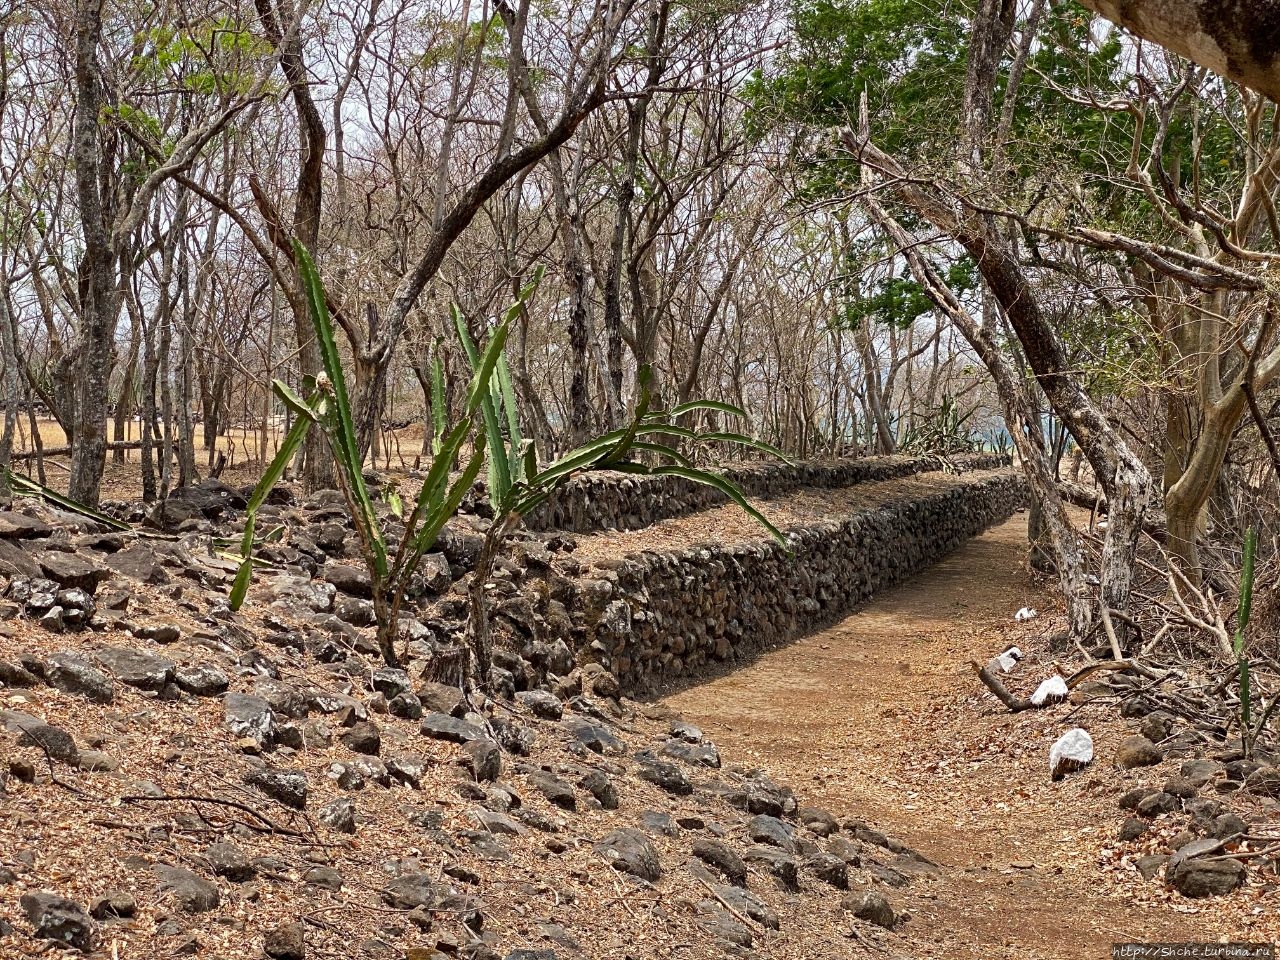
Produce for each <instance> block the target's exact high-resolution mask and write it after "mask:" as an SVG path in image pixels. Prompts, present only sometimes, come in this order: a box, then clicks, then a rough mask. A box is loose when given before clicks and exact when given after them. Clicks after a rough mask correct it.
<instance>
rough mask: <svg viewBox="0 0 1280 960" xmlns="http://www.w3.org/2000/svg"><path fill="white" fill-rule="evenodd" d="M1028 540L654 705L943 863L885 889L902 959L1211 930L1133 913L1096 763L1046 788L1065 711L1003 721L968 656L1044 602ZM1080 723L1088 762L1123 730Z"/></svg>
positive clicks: (985, 959)
mask: <svg viewBox="0 0 1280 960" xmlns="http://www.w3.org/2000/svg"><path fill="white" fill-rule="evenodd" d="M1025 544H1026V518H1025V516H1017V517H1015V518H1014V519H1012V520H1010V521H1009V522H1007V523H1004V524H1002V525H1000V526H998V527H995V528H993V529H992V530H990V531H988V532H987V533H986V534H985V535H983V536H981V537H978V538H976V539H974V540H972V541H970V542H969V543H968V544H967V545H966V546H965V547H963V548H962V549H961V550H959V551H957V552H956V553H955V554H953V555H951V556H950V557H949V558H947V559H946V560H944V561H943V562H941V563H939V564H938V565H936V566H935V567H933V568H931V569H930V570H928V571H926V572H925V573H924V574H922V575H921V576H920V577H919V578H918V579H917V580H916V581H915V582H914V583H912V584H908V585H906V586H904V587H901V588H898V589H896V590H893V591H891V592H888V593H886V594H884V595H883V596H881V597H879V598H877V599H875V600H873V601H872V602H871V603H870V604H868V605H867V606H866V607H864V608H863V609H862V610H860V611H859V612H857V613H855V614H853V615H852V616H850V617H849V618H847V619H846V620H844V621H842V622H841V623H839V624H836V625H835V626H833V627H831V628H830V629H828V630H826V631H823V632H822V633H818V634H815V635H813V636H810V637H807V638H805V639H803V640H800V641H798V642H796V643H794V644H791V645H790V646H787V647H785V648H783V649H780V650H776V651H773V652H771V653H767V654H765V655H763V656H761V657H760V658H759V659H758V660H756V661H755V662H754V663H752V664H750V665H748V666H745V667H743V668H742V669H741V670H738V671H736V672H734V673H732V674H730V675H727V676H724V677H720V678H717V679H714V680H711V681H709V682H707V683H704V684H701V685H699V686H696V687H691V688H689V689H687V690H684V691H681V692H680V693H677V694H675V695H673V696H671V697H669V698H667V699H666V700H665V701H664V703H665V704H666V705H667V706H668V707H670V708H672V709H673V710H677V711H679V712H681V713H683V714H684V716H685V717H686V718H688V719H689V720H691V721H693V722H695V723H697V724H698V725H699V726H701V727H702V728H703V729H704V730H705V731H706V732H707V734H708V735H709V736H710V737H712V738H713V739H714V740H715V741H717V742H718V743H719V744H720V745H721V746H722V747H724V748H726V749H727V752H729V753H730V754H731V755H733V756H735V757H737V758H739V759H740V760H741V761H742V762H750V763H754V764H756V765H758V766H760V767H762V768H764V769H765V770H767V771H769V772H770V773H771V774H772V775H774V776H775V777H776V778H777V779H778V780H779V781H780V782H787V783H790V784H792V785H793V787H794V788H795V789H796V791H797V792H798V793H799V794H800V795H801V796H802V798H803V800H804V802H805V803H811V804H813V805H816V806H825V807H827V808H828V809H830V810H831V811H832V812H833V813H835V814H836V815H837V817H840V818H842V819H843V818H848V817H860V818H864V819H866V820H868V821H869V822H871V823H873V824H874V825H876V826H878V827H879V828H881V829H883V830H884V831H885V832H886V833H888V834H889V835H890V836H892V837H896V838H898V839H901V840H902V841H904V842H905V843H907V844H909V845H911V846H912V847H914V848H916V849H917V850H919V851H920V852H921V853H923V854H924V855H926V856H927V857H929V858H931V859H933V860H935V861H936V862H938V863H940V864H943V865H944V867H945V869H944V870H943V871H941V873H939V874H938V875H937V876H934V877H929V878H925V879H922V880H917V881H915V882H913V883H912V884H911V885H910V886H909V887H907V888H905V889H902V890H886V893H888V895H889V896H890V899H891V900H893V901H894V902H895V903H896V904H897V905H899V906H902V907H905V908H906V909H907V910H909V911H910V913H911V915H912V919H911V920H910V922H909V923H908V924H907V925H906V927H905V928H904V937H903V942H902V948H903V952H904V953H905V954H906V955H910V956H917V957H954V958H971V960H995V958H1009V960H1013V958H1017V960H1030V958H1054V960H1092V958H1104V957H1110V955H1111V949H1110V948H1111V944H1112V943H1114V942H1125V941H1130V942H1132V941H1145V942H1153V941H1187V940H1207V939H1213V940H1216V939H1217V938H1218V935H1219V934H1220V933H1222V932H1225V931H1218V930H1214V929H1212V928H1213V927H1214V926H1216V924H1214V923H1213V922H1212V920H1211V913H1210V911H1209V910H1206V911H1198V910H1197V909H1196V908H1194V907H1192V908H1189V909H1190V910H1191V912H1192V913H1194V914H1195V915H1184V914H1181V913H1178V912H1175V909H1176V907H1175V906H1174V905H1168V904H1165V905H1152V906H1142V905H1139V904H1136V903H1134V902H1133V901H1132V900H1131V899H1129V898H1127V897H1126V896H1124V895H1123V894H1122V893H1119V892H1115V891H1114V890H1113V888H1112V886H1111V885H1109V884H1108V883H1107V882H1105V879H1104V876H1103V873H1102V871H1101V870H1100V869H1099V866H1098V850H1099V847H1100V846H1102V845H1103V841H1104V840H1105V839H1106V838H1108V837H1109V836H1110V835H1112V834H1113V832H1114V830H1115V828H1116V824H1117V822H1118V818H1117V814H1118V811H1117V810H1116V807H1115V795H1116V792H1117V787H1116V784H1115V782H1114V778H1113V777H1112V776H1111V773H1112V771H1110V770H1108V769H1106V766H1105V765H1104V764H1103V763H1102V762H1101V760H1100V762H1099V763H1098V764H1095V766H1094V767H1093V768H1090V770H1088V771H1086V772H1085V773H1083V774H1078V775H1076V776H1074V777H1072V778H1069V779H1068V780H1067V781H1065V782H1064V783H1059V784H1051V783H1050V782H1049V777H1048V772H1047V760H1046V758H1047V756H1048V747H1049V744H1051V743H1052V741H1053V739H1054V738H1055V737H1056V736H1057V735H1058V734H1059V733H1060V732H1061V731H1062V730H1063V729H1065V728H1066V726H1069V725H1070V722H1071V721H1068V720H1067V718H1066V714H1067V712H1069V710H1070V707H1062V708H1059V709H1058V710H1057V711H1056V712H1054V711H1044V712H1040V711H1033V712H1031V713H1025V714H1019V715H1017V716H1011V715H1009V714H1007V713H1005V712H1004V711H1003V710H1002V709H1001V708H1000V707H999V705H998V704H996V703H995V701H994V700H993V699H992V698H991V697H989V696H987V695H986V694H985V693H984V692H982V691H981V689H980V687H979V685H978V683H977V680H976V678H975V677H974V675H973V672H972V670H971V668H970V667H969V666H968V661H969V660H970V659H971V658H973V659H978V660H982V661H985V660H986V659H987V658H989V657H991V656H992V655H994V654H995V653H998V652H999V651H1000V650H1001V649H1002V647H1003V645H1004V641H1005V637H1006V635H1007V633H1008V632H1009V630H1010V628H1011V627H1012V626H1013V624H1012V619H1013V613H1014V611H1016V610H1017V609H1018V608H1019V607H1021V606H1023V605H1026V604H1030V605H1032V606H1037V605H1039V606H1042V607H1043V606H1047V605H1049V604H1050V603H1051V601H1050V599H1049V597H1048V596H1047V595H1046V594H1045V593H1044V592H1043V591H1041V590H1040V589H1038V588H1036V587H1033V586H1031V585H1030V584H1029V581H1028V577H1027V574H1026V571H1025V569H1024V566H1023V556H1024V553H1025ZM1043 666H1045V667H1047V664H1044V665H1043ZM1029 669H1030V668H1029ZM1089 726H1090V729H1091V730H1093V731H1094V734H1095V738H1101V739H1099V746H1100V752H1099V756H1100V758H1101V757H1103V756H1104V750H1103V748H1104V747H1105V745H1106V743H1107V742H1109V741H1110V740H1111V739H1114V738H1118V737H1119V736H1120V735H1121V734H1122V733H1123V732H1124V730H1123V726H1122V725H1121V724H1120V723H1119V722H1118V721H1111V720H1108V719H1100V720H1099V721H1098V722H1097V723H1096V724H1095V723H1090V724H1089ZM1108 727H1114V730H1111V729H1106V728H1108ZM1210 910H1211V908H1210Z"/></svg>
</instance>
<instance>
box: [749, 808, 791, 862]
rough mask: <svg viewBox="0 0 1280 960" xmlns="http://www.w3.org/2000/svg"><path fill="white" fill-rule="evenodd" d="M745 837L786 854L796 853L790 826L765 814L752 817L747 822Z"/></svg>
mask: <svg viewBox="0 0 1280 960" xmlns="http://www.w3.org/2000/svg"><path fill="white" fill-rule="evenodd" d="M747 835H748V836H749V837H751V839H752V840H754V841H755V842H756V843H763V844H767V845H768V846H771V847H778V848H779V849H782V850H785V851H786V852H787V853H795V852H796V835H795V831H794V830H792V829H791V826H790V824H787V823H784V822H783V821H782V820H779V819H778V818H777V817H770V816H768V815H766V814H760V815H759V816H755V817H752V818H751V819H750V820H749V821H748V822H747Z"/></svg>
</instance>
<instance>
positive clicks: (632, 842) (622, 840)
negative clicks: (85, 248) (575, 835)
mask: <svg viewBox="0 0 1280 960" xmlns="http://www.w3.org/2000/svg"><path fill="white" fill-rule="evenodd" d="M593 849H594V850H595V851H596V852H597V853H599V854H600V855H601V856H603V857H604V858H605V859H606V860H607V861H609V863H610V864H612V865H613V867H614V868H615V869H617V870H621V871H622V872H623V873H629V874H631V875H632V876H635V877H639V878H640V879H642V880H648V881H649V882H650V883H656V882H657V881H658V880H659V879H660V878H661V876H662V862H661V861H660V860H659V859H658V851H657V849H656V848H655V847H654V845H653V843H652V841H650V840H649V838H648V837H647V836H645V835H644V834H643V833H641V832H640V831H639V830H636V829H634V828H632V827H619V828H618V829H617V830H613V831H611V832H609V833H608V834H606V835H605V836H604V837H603V838H601V839H600V840H599V842H597V843H595V844H594V845H593Z"/></svg>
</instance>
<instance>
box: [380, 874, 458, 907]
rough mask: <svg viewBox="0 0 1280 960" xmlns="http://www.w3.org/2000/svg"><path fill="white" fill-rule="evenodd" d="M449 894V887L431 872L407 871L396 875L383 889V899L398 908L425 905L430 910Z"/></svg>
mask: <svg viewBox="0 0 1280 960" xmlns="http://www.w3.org/2000/svg"><path fill="white" fill-rule="evenodd" d="M447 895H448V887H446V886H444V885H443V884H437V883H436V882H435V880H433V879H432V878H431V876H430V875H429V874H425V873H406V874H402V875H401V876H398V877H395V878H393V879H392V880H391V882H390V883H388V884H387V885H386V887H385V888H384V889H383V891H382V901H383V903H385V904H386V905H387V906H389V907H393V908H395V909H396V910H413V909H415V908H417V907H425V908H426V909H428V910H430V909H432V908H433V907H435V906H436V905H437V904H438V903H439V902H440V901H441V900H443V899H444V898H445V897H446V896H447Z"/></svg>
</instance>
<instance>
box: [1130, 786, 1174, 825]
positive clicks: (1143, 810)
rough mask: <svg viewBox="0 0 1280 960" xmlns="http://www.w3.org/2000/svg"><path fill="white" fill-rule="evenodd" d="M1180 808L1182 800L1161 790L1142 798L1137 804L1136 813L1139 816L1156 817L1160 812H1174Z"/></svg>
mask: <svg viewBox="0 0 1280 960" xmlns="http://www.w3.org/2000/svg"><path fill="white" fill-rule="evenodd" d="M1181 809H1182V801H1181V800H1179V799H1178V798H1177V797H1175V796H1174V795H1173V794H1172V793H1165V792H1164V791H1163V790H1162V791H1160V792H1159V793H1153V794H1151V795H1150V796H1149V797H1146V798H1144V799H1143V801H1142V802H1141V803H1139V804H1138V806H1137V814H1138V816H1140V817H1147V818H1151V817H1158V816H1160V815H1161V814H1162V813H1176V812H1177V811H1179V810H1181Z"/></svg>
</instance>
